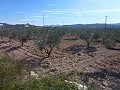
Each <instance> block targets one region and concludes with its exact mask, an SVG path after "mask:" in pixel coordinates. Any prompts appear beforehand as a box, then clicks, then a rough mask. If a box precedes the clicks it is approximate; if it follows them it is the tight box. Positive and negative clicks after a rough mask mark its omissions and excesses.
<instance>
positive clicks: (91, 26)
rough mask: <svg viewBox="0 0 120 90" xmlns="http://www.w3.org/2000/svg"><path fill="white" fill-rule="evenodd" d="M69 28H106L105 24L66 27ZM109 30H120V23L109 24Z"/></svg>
mask: <svg viewBox="0 0 120 90" xmlns="http://www.w3.org/2000/svg"><path fill="white" fill-rule="evenodd" d="M64 27H68V28H105V24H74V25H64ZM106 27H107V28H120V23H116V24H107V25H106Z"/></svg>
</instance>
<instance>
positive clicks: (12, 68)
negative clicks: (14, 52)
mask: <svg viewBox="0 0 120 90" xmlns="http://www.w3.org/2000/svg"><path fill="white" fill-rule="evenodd" d="M23 70H24V69H23V66H22V64H20V63H16V62H13V61H11V60H10V59H8V58H6V57H5V58H2V59H0V90H20V82H21V80H20V79H21V78H22V74H23Z"/></svg>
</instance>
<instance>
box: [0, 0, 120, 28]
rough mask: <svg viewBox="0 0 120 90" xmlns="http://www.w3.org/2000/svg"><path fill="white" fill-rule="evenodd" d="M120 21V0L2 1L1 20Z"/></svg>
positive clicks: (12, 22)
mask: <svg viewBox="0 0 120 90" xmlns="http://www.w3.org/2000/svg"><path fill="white" fill-rule="evenodd" d="M43 15H44V24H45V25H57V24H58V25H63V24H64V25H70V24H92V23H104V22H105V16H107V23H120V0H0V23H9V24H22V23H24V24H25V23H30V24H34V25H39V26H42V25H43Z"/></svg>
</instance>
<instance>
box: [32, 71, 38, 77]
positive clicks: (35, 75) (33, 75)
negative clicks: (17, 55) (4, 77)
mask: <svg viewBox="0 0 120 90" xmlns="http://www.w3.org/2000/svg"><path fill="white" fill-rule="evenodd" d="M30 76H32V77H35V78H38V75H37V74H36V73H35V72H34V71H30Z"/></svg>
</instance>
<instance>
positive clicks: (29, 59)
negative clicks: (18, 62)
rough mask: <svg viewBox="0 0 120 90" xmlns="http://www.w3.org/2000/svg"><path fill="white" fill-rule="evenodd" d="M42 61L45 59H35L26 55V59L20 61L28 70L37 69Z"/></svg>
mask: <svg viewBox="0 0 120 90" xmlns="http://www.w3.org/2000/svg"><path fill="white" fill-rule="evenodd" d="M44 59H45V58H44V57H41V58H37V57H33V56H30V55H28V56H27V57H25V58H24V59H22V62H23V63H24V64H26V65H27V66H28V67H29V68H37V67H39V66H40V65H41V63H42V61H43V60H44Z"/></svg>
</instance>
